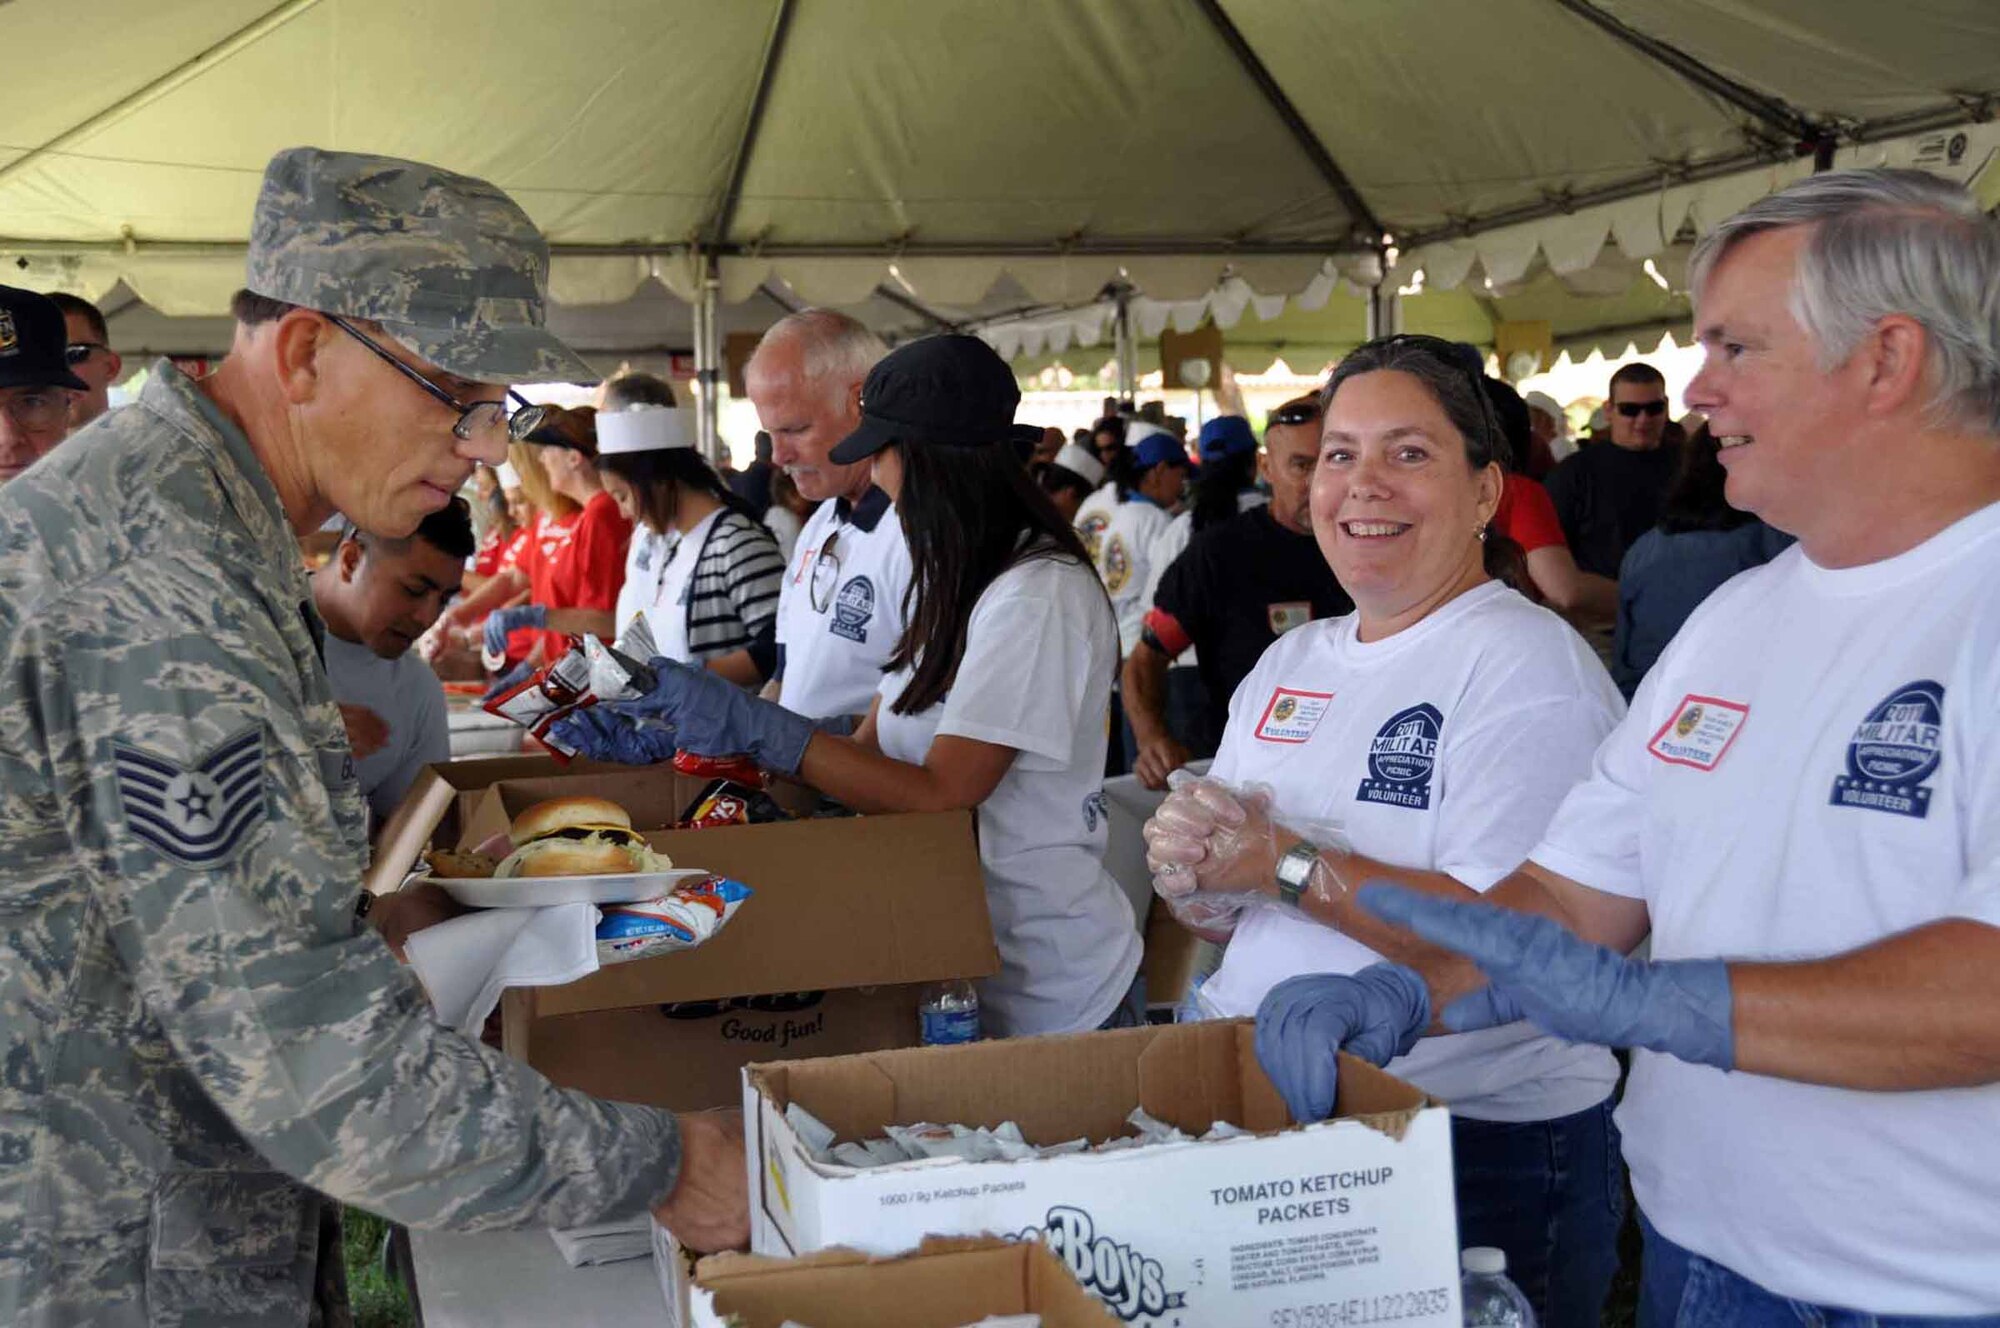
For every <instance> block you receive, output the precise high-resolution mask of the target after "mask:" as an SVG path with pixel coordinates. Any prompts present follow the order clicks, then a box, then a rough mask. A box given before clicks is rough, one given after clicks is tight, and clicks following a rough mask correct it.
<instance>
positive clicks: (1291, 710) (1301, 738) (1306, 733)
mask: <svg viewBox="0 0 2000 1328" xmlns="http://www.w3.org/2000/svg"><path fill="white" fill-rule="evenodd" d="M1332 703H1333V693H1332V692H1301V691H1297V690H1294V689H1293V688H1290V687H1278V688H1275V689H1273V690H1272V692H1271V699H1270V700H1269V701H1267V702H1265V704H1264V717H1263V718H1262V719H1260V720H1258V721H1257V739H1258V741H1260V742H1283V743H1294V744H1296V743H1302V742H1305V741H1307V740H1308V739H1310V738H1311V737H1312V735H1313V730H1314V729H1316V728H1318V727H1319V722H1320V720H1322V719H1324V718H1326V708H1327V706H1329V705H1331V704H1332Z"/></svg>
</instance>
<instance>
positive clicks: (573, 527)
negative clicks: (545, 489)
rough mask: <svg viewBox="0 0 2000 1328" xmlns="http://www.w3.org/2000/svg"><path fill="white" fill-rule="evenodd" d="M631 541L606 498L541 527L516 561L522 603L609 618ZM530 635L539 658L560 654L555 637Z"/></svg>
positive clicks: (557, 634)
mask: <svg viewBox="0 0 2000 1328" xmlns="http://www.w3.org/2000/svg"><path fill="white" fill-rule="evenodd" d="M631 538H632V523H631V522H630V521H627V520H626V519H625V518H624V517H622V516H620V515H619V514H618V504H617V503H616V502H615V501H613V499H612V497H611V495H610V494H608V493H599V494H597V495H595V496H594V497H592V498H591V500H590V501H589V502H588V503H586V504H585V505H584V509H583V510H582V511H581V512H579V513H577V514H576V515H575V516H573V517H570V518H569V519H568V520H565V521H547V522H544V523H543V526H542V529H541V534H540V537H539V538H538V539H535V540H531V541H529V542H528V544H527V546H526V548H525V549H524V550H523V552H522V555H521V570H522V571H523V572H526V573H527V574H528V601H529V602H530V603H532V604H540V605H542V606H543V607H544V608H549V609H602V610H603V611H604V612H606V613H610V612H611V611H612V610H614V609H616V608H617V607H618V592H619V590H620V589H622V588H623V587H624V584H625V546H626V544H627V543H629V542H630V540H631ZM535 635H536V637H537V639H538V640H539V641H540V642H541V644H542V646H543V651H544V654H545V655H547V656H549V657H551V658H552V657H553V656H554V655H555V654H556V653H557V652H559V651H561V650H562V648H563V641H564V637H563V634H562V633H561V632H537V633H536V634H535ZM509 644H511V641H510V643H509Z"/></svg>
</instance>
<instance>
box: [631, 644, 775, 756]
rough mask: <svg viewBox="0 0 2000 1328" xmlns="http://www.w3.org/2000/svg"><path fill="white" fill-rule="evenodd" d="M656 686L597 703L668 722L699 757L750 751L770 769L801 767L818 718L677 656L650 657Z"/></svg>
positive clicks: (680, 741) (682, 743)
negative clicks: (628, 697)
mask: <svg viewBox="0 0 2000 1328" xmlns="http://www.w3.org/2000/svg"><path fill="white" fill-rule="evenodd" d="M651 665H652V669H653V673H654V675H655V682H654V684H653V690H652V691H650V692H648V693H647V694H646V695H644V696H641V697H637V698H635V699H633V700H630V701H611V702H606V703H605V704H603V705H602V706H600V707H598V708H599V709H602V710H607V711H609V712H611V713H612V714H614V715H624V716H626V717H628V718H633V719H639V718H648V719H655V720H661V721H664V722H665V723H666V724H667V725H668V726H669V727H670V728H671V729H672V731H673V735H674V742H675V743H676V745H677V746H678V747H679V748H680V750H682V751H687V752H693V753H694V754H695V755H697V756H748V757H749V758H750V759H751V760H753V761H755V762H756V763H757V764H758V765H760V766H762V767H764V768H765V769H766V770H776V771H779V772H780V773H783V774H787V775H795V774H797V773H798V772H799V762H801V761H803V760H804V759H805V754H806V744H808V743H809V742H811V741H812V735H813V733H814V727H813V722H812V721H811V720H810V719H807V718H806V717H805V716H804V715H800V714H797V713H795V712H793V711H790V710H787V709H785V708H784V707H783V706H781V705H777V704H775V703H773V702H770V701H765V700H761V699H759V698H758V697H755V696H752V695H751V694H750V693H748V692H746V691H744V690H743V689H742V688H741V687H738V686H737V685H736V684H735V683H733V682H730V681H729V680H728V679H727V678H724V677H723V676H722V675H721V674H719V673H711V672H709V671H708V670H707V669H703V668H696V667H693V666H691V665H687V664H682V663H679V662H678V661H675V660H671V659H664V658H655V659H653V660H652V661H651Z"/></svg>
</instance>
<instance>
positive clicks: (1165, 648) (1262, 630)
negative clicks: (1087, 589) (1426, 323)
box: [1124, 397, 1354, 789]
mask: <svg viewBox="0 0 2000 1328" xmlns="http://www.w3.org/2000/svg"><path fill="white" fill-rule="evenodd" d="M1319 429H1320V412H1319V401H1318V399H1317V398H1316V397H1300V398H1297V399H1296V400H1293V401H1288V402H1286V403H1285V404H1284V405H1282V406H1280V407H1278V409H1277V410H1275V411H1273V412H1272V413H1271V418H1270V421H1269V425H1268V427H1267V428H1266V429H1265V431H1264V454H1263V455H1262V456H1261V457H1260V458H1259V459H1258V469H1259V470H1260V471H1261V472H1262V474H1263V475H1264V478H1265V479H1266V480H1267V481H1268V482H1269V483H1270V486H1271V502H1270V505H1269V506H1268V507H1256V508H1252V509H1251V510H1250V511H1248V512H1245V513H1243V514H1242V515H1240V516H1237V517H1235V518H1233V519H1231V520H1228V521H1225V522H1223V523H1222V524H1221V525H1219V526H1212V527H1210V528H1209V529H1207V530H1204V531H1203V532H1201V533H1200V534H1199V535H1196V536H1195V537H1194V539H1193V540H1191V541H1189V543H1188V546H1187V548H1186V549H1185V550H1183V551H1182V553H1181V555H1180V557H1178V558H1176V559H1175V560H1174V562H1173V564H1172V565H1171V566H1170V567H1168V568H1167V570H1166V573H1165V575H1163V576H1162V577H1161V578H1160V585H1159V590H1158V591H1157V592H1156V593H1155V595H1154V597H1153V608H1152V610H1151V611H1150V612H1149V613H1147V615H1146V623H1145V632H1144V634H1143V635H1142V636H1141V638H1140V641H1139V644H1138V645H1136V646H1134V647H1133V649H1132V653H1131V654H1130V655H1129V656H1127V657H1126V660H1125V673H1124V694H1125V714H1126V718H1127V719H1128V720H1130V722H1131V725H1132V736H1133V737H1134V738H1135V739H1136V740H1137V743H1138V748H1139V756H1138V760H1137V761H1136V762H1135V763H1134V766H1133V769H1134V772H1135V773H1136V774H1137V775H1138V776H1139V782H1140V783H1142V784H1144V785H1145V786H1146V787H1147V788H1150V789H1163V788H1165V787H1166V783H1167V776H1168V774H1170V773H1172V772H1173V771H1174V770H1175V769H1177V768H1179V767H1180V766H1183V765H1185V764H1187V762H1188V761H1190V760H1192V759H1193V758H1194V756H1195V755H1197V754H1208V753H1212V752H1214V750H1215V744H1216V742H1217V741H1218V740H1219V739H1220V738H1221V736H1222V725H1223V723H1224V721H1225V720H1226V719H1227V718H1228V715H1229V698H1230V696H1231V695H1233V694H1234V693H1235V691H1236V685H1237V684H1238V683H1240V682H1242V681H1243V679H1244V676H1245V675H1246V674H1248V673H1249V672H1250V670H1251V668H1252V666H1254V665H1255V664H1256V663H1257V660H1258V659H1259V658H1260V657H1261V656H1262V655H1263V653H1264V651H1265V650H1266V649H1268V648H1269V647H1270V645H1271V643H1272V642H1273V641H1275V640H1277V639H1278V638H1279V637H1280V636H1282V635H1283V634H1284V633H1286V632H1288V631H1290V630H1291V629H1292V628H1294V627H1298V626H1301V625H1303V624H1305V623H1308V622H1311V621H1313V620H1314V619H1316V618H1331V617H1334V616H1335V615H1338V614H1342V613H1347V612H1349V611H1351V610H1352V609H1353V608H1354V603H1353V601H1352V600H1350V599H1348V597H1347V595H1346V592H1344V591H1342V590H1341V588H1340V583H1339V582H1338V581H1335V580H1334V579H1333V572H1332V570H1331V569H1330V568H1328V567H1327V565H1326V559H1325V557H1324V556H1322V555H1321V553H1320V551H1319V542H1318V541H1317V540H1315V539H1314V538H1313V533H1312V515H1311V510H1310V506H1309V503H1310V494H1311V491H1312V474H1313V464H1314V462H1315V461H1317V460H1318V457H1319ZM1189 647H1193V648H1194V649H1195V650H1196V651H1197V653H1198V654H1199V656H1200V659H1199V663H1198V665H1197V667H1198V668H1199V669H1200V671H1201V680H1202V684H1203V686H1204V689H1205V690H1206V691H1207V693H1208V706H1207V708H1206V709H1207V714H1206V716H1205V718H1206V723H1205V725H1204V729H1205V731H1204V732H1201V733H1195V734H1185V735H1176V734H1174V733H1172V732H1170V731H1169V730H1168V727H1167V723H1166V695H1167V666H1168V665H1169V664H1171V663H1172V662H1173V661H1174V659H1176V658H1177V657H1178V656H1180V655H1181V654H1183V653H1185V652H1186V651H1187V650H1188V649H1189Z"/></svg>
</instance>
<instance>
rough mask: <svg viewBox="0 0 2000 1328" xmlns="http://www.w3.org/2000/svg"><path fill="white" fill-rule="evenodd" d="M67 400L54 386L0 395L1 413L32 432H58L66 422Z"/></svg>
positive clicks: (67, 419)
mask: <svg viewBox="0 0 2000 1328" xmlns="http://www.w3.org/2000/svg"><path fill="white" fill-rule="evenodd" d="M69 398H70V393H68V392H66V391H64V390H63V389H61V388H57V387H44V388H33V389H30V390H27V391H20V392H5V393H0V414H5V415H6V416H7V418H8V419H10V420H12V421H14V423H15V424H17V425H19V426H20V427H21V428H23V429H27V430H29V431H31V432H34V433H41V432H43V431H45V430H48V429H60V428H61V427H62V426H63V425H65V424H67V423H68V422H69Z"/></svg>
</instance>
